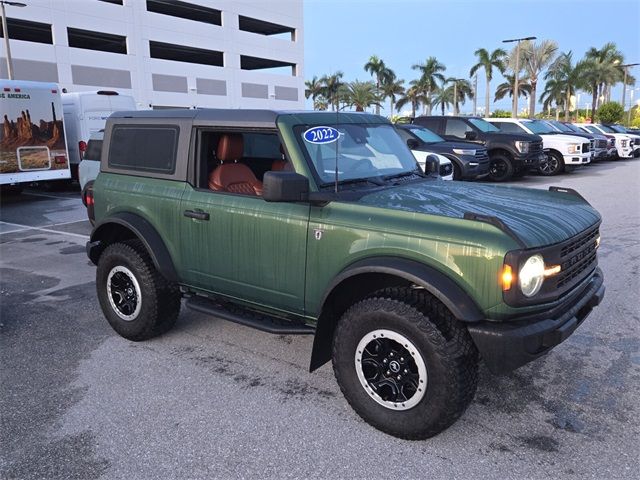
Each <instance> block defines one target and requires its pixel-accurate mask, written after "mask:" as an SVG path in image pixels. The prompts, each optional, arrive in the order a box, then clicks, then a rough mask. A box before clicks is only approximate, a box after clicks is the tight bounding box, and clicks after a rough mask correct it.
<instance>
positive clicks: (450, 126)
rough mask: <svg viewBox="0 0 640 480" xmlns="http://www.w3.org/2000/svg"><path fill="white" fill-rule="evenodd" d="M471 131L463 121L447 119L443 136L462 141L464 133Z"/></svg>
mask: <svg viewBox="0 0 640 480" xmlns="http://www.w3.org/2000/svg"><path fill="white" fill-rule="evenodd" d="M472 131H473V129H472V128H471V127H470V126H469V125H467V124H466V123H465V122H464V120H460V119H459V118H447V127H446V128H445V131H444V134H445V135H451V136H452V137H456V138H460V139H462V140H464V139H465V138H466V137H465V133H466V132H472Z"/></svg>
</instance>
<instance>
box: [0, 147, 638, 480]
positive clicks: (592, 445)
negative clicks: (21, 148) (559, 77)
mask: <svg viewBox="0 0 640 480" xmlns="http://www.w3.org/2000/svg"><path fill="white" fill-rule="evenodd" d="M514 184H517V185H522V186H528V187H533V188H546V187H548V186H549V185H559V186H563V187H570V188H574V189H576V190H578V191H579V192H580V193H581V194H582V195H583V196H584V197H586V198H587V199H588V200H589V201H590V202H591V203H592V204H593V205H594V206H595V207H596V208H597V209H598V210H599V211H600V212H601V214H602V215H603V219H604V220H603V224H602V228H601V234H602V244H601V247H600V251H599V259H600V260H599V261H600V266H601V267H602V269H603V270H604V272H605V276H606V280H605V281H606V286H607V293H606V296H605V299H604V301H603V303H602V304H601V305H600V306H599V307H598V308H597V309H596V310H595V311H594V312H593V313H592V315H591V316H590V317H589V318H588V319H587V320H586V322H585V323H584V324H583V325H582V326H581V327H580V328H579V329H578V330H577V331H576V333H575V334H574V335H572V336H571V337H570V338H569V339H568V340H567V341H566V342H565V343H563V344H562V345H560V346H559V347H557V348H556V349H554V350H553V351H552V352H551V353H550V354H549V355H547V356H546V357H544V358H542V359H540V360H538V361H535V362H533V363H531V364H529V365H526V366H525V367H522V368H520V369H519V370H517V371H515V372H513V373H511V374H510V375H507V376H493V375H492V374H490V373H489V372H488V371H487V370H486V369H485V368H484V367H482V368H481V376H480V385H479V388H478V392H477V394H476V397H475V400H474V402H473V403H472V404H471V406H470V407H469V409H468V410H467V411H466V413H465V414H464V415H463V417H462V418H461V419H460V420H459V421H458V422H457V423H456V424H455V425H453V426H452V427H451V428H449V429H448V430H446V431H445V432H443V433H442V434H440V435H438V436H437V437H434V438H432V439H429V440H426V441H419V442H410V441H404V440H399V439H396V438H393V437H390V436H388V435H385V434H383V433H381V432H379V431H377V430H375V429H373V428H372V427H370V426H369V425H367V424H365V423H364V422H363V421H362V420H361V419H360V418H359V417H358V416H357V415H356V414H355V413H354V412H353V411H352V410H351V408H350V407H349V406H348V404H347V402H346V401H345V399H344V398H343V397H342V394H341V393H340V391H339V389H338V387H337V385H336V382H335V380H334V378H333V372H332V370H331V366H330V365H325V366H324V367H322V368H321V369H320V370H318V371H316V372H314V373H312V374H309V373H308V365H309V356H310V352H311V344H312V337H298V336H277V335H269V334H266V333H261V332H258V331H255V330H252V329H249V328H246V327H242V326H240V325H236V324H233V323H229V322H226V321H223V320H219V319H215V318H211V317H207V316H205V315H202V314H199V313H196V312H193V311H190V310H186V309H183V310H182V312H181V314H180V318H179V320H178V324H177V325H176V327H175V328H174V329H173V330H172V331H170V332H169V333H167V334H165V335H164V336H162V337H160V338H156V339H153V340H150V341H147V342H141V343H133V342H129V341H127V340H124V339H123V338H121V337H119V336H118V335H117V334H116V333H115V332H113V331H112V330H111V328H110V327H109V325H108V324H107V322H106V320H105V319H104V317H103V315H102V313H101V311H100V308H99V306H98V301H97V298H96V293H95V267H94V266H93V265H91V264H90V262H89V261H88V259H87V257H86V254H85V250H84V244H85V242H86V240H87V238H88V235H89V233H90V229H91V226H90V225H89V222H88V221H86V213H85V210H84V207H83V206H82V203H81V202H80V199H79V193H78V192H75V191H63V192H55V191H54V192H46V191H40V190H28V191H26V192H24V193H23V194H22V195H20V196H17V197H11V198H3V199H2V206H1V209H0V275H1V276H0V302H1V304H0V305H1V307H0V308H1V310H0V313H1V319H0V375H1V376H0V415H1V419H2V421H1V429H0V442H1V443H0V478H19V479H31V478H64V479H71V478H77V479H92V478H105V479H111V478H114V479H115V478H119V479H120V478H122V479H154V478H162V479H171V478H176V479H187V478H279V479H280V478H294V477H295V478H301V477H304V478H406V479H412V478H431V479H435V478H446V479H454V478H460V479H469V478H495V479H501V480H503V479H521V478H528V479H546V478H554V479H555V478H567V479H573V478H575V479H587V478H589V479H591V478H592V479H603V478H607V479H623V478H624V479H626V478H637V475H638V471H639V470H640V460H639V454H638V452H639V449H638V446H639V445H640V401H639V400H638V393H639V392H640V307H639V304H638V297H639V294H640V276H639V267H640V193H639V192H640V190H639V189H640V159H638V160H629V161H618V162H606V163H600V164H595V165H591V166H589V167H586V168H583V169H581V170H578V171H576V172H573V173H570V174H567V175H563V176H559V177H556V178H553V179H548V178H541V177H536V176H530V177H526V178H524V179H522V180H519V181H518V182H514Z"/></svg>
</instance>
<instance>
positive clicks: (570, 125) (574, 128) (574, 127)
mask: <svg viewBox="0 0 640 480" xmlns="http://www.w3.org/2000/svg"><path fill="white" fill-rule="evenodd" d="M558 123H560V125H562V126H563V127H566V128H568V129H569V130H568V131H571V132H578V133H584V130H582V129H581V128H580V127H576V126H575V125H573V124H571V123H569V124H565V123H562V122H558ZM598 133H600V132H598Z"/></svg>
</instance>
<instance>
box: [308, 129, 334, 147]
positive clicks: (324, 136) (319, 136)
mask: <svg viewBox="0 0 640 480" xmlns="http://www.w3.org/2000/svg"><path fill="white" fill-rule="evenodd" d="M303 136H304V139H305V141H307V142H309V143H333V142H335V141H336V140H338V138H339V137H340V132H339V131H338V130H336V129H335V128H333V127H312V128H310V129H309V130H307V131H305V132H304V134H303Z"/></svg>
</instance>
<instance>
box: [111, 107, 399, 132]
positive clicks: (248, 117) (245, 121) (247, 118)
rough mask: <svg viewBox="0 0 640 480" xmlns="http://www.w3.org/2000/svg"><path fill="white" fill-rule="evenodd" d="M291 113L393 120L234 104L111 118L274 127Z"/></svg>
mask: <svg viewBox="0 0 640 480" xmlns="http://www.w3.org/2000/svg"><path fill="white" fill-rule="evenodd" d="M282 117H288V120H289V121H288V122H287V123H289V124H300V123H302V124H305V123H310V124H321V123H323V122H324V123H331V124H336V123H389V121H388V120H387V119H385V118H384V117H381V116H378V115H373V114H370V113H362V112H340V113H337V112H327V111H323V112H319V111H314V110H299V111H294V110H258V109H232V108H196V109H180V108H175V109H162V110H135V111H123V112H114V113H112V114H111V116H110V117H109V118H110V119H117V118H123V119H124V118H126V119H129V118H131V119H133V118H140V119H167V120H169V119H175V120H189V119H191V120H193V121H194V123H197V124H201V123H202V124H217V125H221V126H232V125H238V126H253V127H271V128H273V126H274V125H275V124H276V121H277V120H278V118H282Z"/></svg>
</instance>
